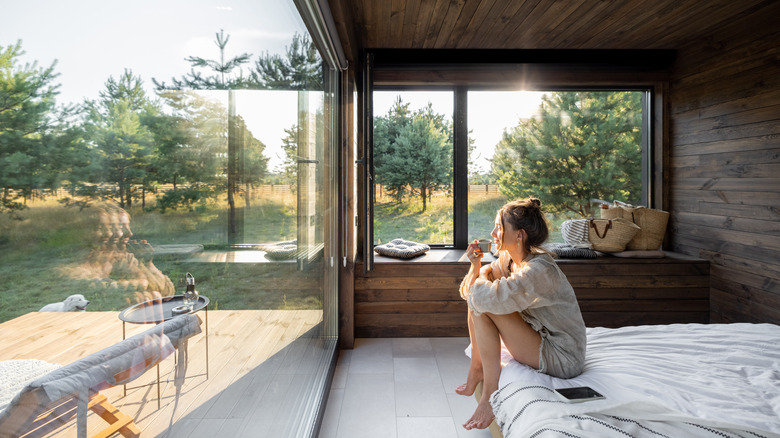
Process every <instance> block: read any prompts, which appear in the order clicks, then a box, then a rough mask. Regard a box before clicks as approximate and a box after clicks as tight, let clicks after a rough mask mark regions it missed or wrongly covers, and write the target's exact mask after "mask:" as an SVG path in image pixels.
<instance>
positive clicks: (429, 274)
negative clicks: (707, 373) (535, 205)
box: [354, 254, 709, 338]
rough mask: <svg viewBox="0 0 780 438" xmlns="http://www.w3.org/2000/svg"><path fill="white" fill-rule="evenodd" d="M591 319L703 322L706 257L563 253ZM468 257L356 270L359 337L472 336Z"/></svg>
mask: <svg viewBox="0 0 780 438" xmlns="http://www.w3.org/2000/svg"><path fill="white" fill-rule="evenodd" d="M558 265H559V266H560V267H561V270H562V271H563V272H564V273H565V274H566V277H567V278H568V279H569V282H571V284H572V287H573V288H574V292H575V293H576V294H577V301H578V302H579V305H580V310H581V311H582V316H583V319H584V320H585V324H586V325H587V326H589V327H622V326H627V325H639V324H671V323H706V322H707V321H708V320H709V263H708V262H707V261H704V260H701V259H694V258H691V257H686V256H683V255H674V254H669V255H668V256H667V257H665V258H663V259H620V258H616V257H601V258H598V259H595V260H585V259H578V260H575V259H572V260H559V261H558ZM468 269H469V265H468V263H466V262H449V263H416V262H413V261H412V262H405V261H398V262H389V263H381V262H380V263H377V264H376V265H375V266H374V270H373V271H371V272H369V273H368V274H363V269H362V264H358V267H357V269H356V278H355V301H354V312H355V313H354V336H355V337H358V338H360V337H380V338H383V337H434V336H468V328H467V327H466V313H467V310H468V309H467V306H466V303H465V301H463V299H461V297H460V295H459V293H458V287H459V285H460V282H461V280H462V279H463V277H464V275H466V273H467V272H468Z"/></svg>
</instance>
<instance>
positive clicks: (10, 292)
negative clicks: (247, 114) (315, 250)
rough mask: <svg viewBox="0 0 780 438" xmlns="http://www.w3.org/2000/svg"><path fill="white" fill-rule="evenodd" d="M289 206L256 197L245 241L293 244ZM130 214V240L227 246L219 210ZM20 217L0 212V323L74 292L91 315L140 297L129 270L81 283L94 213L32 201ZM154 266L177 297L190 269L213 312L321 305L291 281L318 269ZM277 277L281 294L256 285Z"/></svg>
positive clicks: (290, 202) (167, 261)
mask: <svg viewBox="0 0 780 438" xmlns="http://www.w3.org/2000/svg"><path fill="white" fill-rule="evenodd" d="M295 208H296V201H295V197H294V196H290V195H289V193H280V194H272V195H265V196H264V197H263V198H259V199H254V200H253V202H252V206H251V207H250V208H249V209H246V210H245V211H244V225H245V226H244V228H245V233H244V239H245V241H247V242H255V243H270V242H278V241H282V240H290V239H294V238H295V236H296V211H295ZM129 213H130V215H131V220H130V226H131V229H132V231H133V233H134V235H133V239H137V240H139V241H140V240H147V241H148V242H149V243H151V244H152V245H166V244H200V245H205V246H207V247H208V246H209V245H215V246H221V247H224V246H225V243H226V241H227V237H226V236H227V232H226V229H227V213H226V211H225V209H224V208H217V207H216V206H211V207H201V208H197V209H195V211H193V212H174V211H168V212H166V213H165V214H161V213H159V212H144V211H142V210H141V209H138V208H131V209H129ZM21 216H22V218H23V220H15V219H12V218H10V217H8V216H7V215H0V279H2V282H0V322H2V321H7V320H9V319H12V318H14V317H16V316H19V315H22V314H25V313H27V312H31V311H37V310H38V309H40V308H41V307H43V305H45V304H48V303H51V302H57V301H62V300H63V299H65V298H66V297H67V296H69V295H72V294H77V293H78V294H83V295H85V296H86V298H87V299H88V300H90V305H89V307H88V309H89V310H92V311H105V310H114V311H119V310H121V309H123V308H125V307H127V306H128V305H130V304H134V303H135V302H137V301H138V300H139V296H137V295H136V292H140V291H141V290H142V289H143V287H142V286H140V285H139V283H138V282H137V281H134V280H133V278H132V276H131V274H130V273H129V272H131V271H133V269H129V268H127V267H126V266H124V265H123V266H121V267H119V264H115V267H114V268H113V269H112V270H111V275H110V278H99V276H98V277H94V276H93V278H90V279H87V278H85V277H89V275H83V271H84V270H85V268H84V266H85V261H86V260H87V259H88V258H90V254H93V255H94V254H95V253H94V252H92V253H91V251H92V250H94V249H95V247H96V236H97V231H98V229H97V223H96V220H95V216H96V215H95V212H94V211H93V210H91V209H86V210H83V211H80V210H79V209H78V208H76V207H70V208H68V207H63V206H62V205H60V204H59V203H58V202H56V200H54V199H52V200H47V201H37V202H35V203H33V204H30V205H29V208H28V209H26V210H24V211H22V212H21ZM131 257H132V256H131ZM92 258H94V257H92ZM108 258H112V259H113V258H115V256H111V257H108ZM106 263H108V261H106ZM153 265H154V266H155V267H156V268H157V269H159V271H161V272H162V273H163V274H164V275H165V276H167V277H168V278H170V279H171V281H172V282H173V284H174V286H175V290H176V293H181V291H183V289H184V286H183V284H182V281H181V279H183V277H184V274H185V273H186V272H188V271H193V275H195V276H196V280H197V288H198V290H199V291H201V293H204V295H208V296H209V299H210V300H211V303H212V304H211V305H212V308H214V309H312V308H321V307H322V298H321V296H320V295H321V294H320V292H318V291H316V290H309V291H308V292H307V291H305V290H304V291H302V290H296V288H295V286H294V284H295V281H296V278H295V276H298V275H300V276H301V281H306V280H307V279H308V280H309V283H311V281H310V278H309V277H311V276H315V277H316V276H317V275H320V276H321V274H322V273H321V270H322V268H321V266H319V265H316V264H315V265H313V266H310V267H309V271H308V272H303V273H301V272H296V271H295V270H294V269H293V272H292V275H293V277H292V278H291V276H290V274H289V273H287V274H285V273H284V272H285V271H280V270H278V269H277V270H271V269H269V266H272V264H267V263H261V264H247V263H243V264H238V263H197V264H192V263H189V262H187V260H186V259H185V260H182V259H179V258H175V257H174V258H170V257H168V258H160V257H157V258H155V259H154V260H153ZM261 265H265V266H261ZM292 266H294V264H293V265H292ZM317 269H319V270H320V272H317ZM74 272H76V273H78V275H74V274H73V273H74ZM280 275H285V278H284V281H285V282H286V284H287V287H286V289H285V291H283V292H279V291H278V290H267V289H266V290H264V289H261V288H259V287H258V282H257V279H258V278H260V277H265V280H268V281H266V282H265V284H273V283H274V281H273V277H274V276H280ZM269 277H271V278H270V279H269ZM307 284H308V283H307Z"/></svg>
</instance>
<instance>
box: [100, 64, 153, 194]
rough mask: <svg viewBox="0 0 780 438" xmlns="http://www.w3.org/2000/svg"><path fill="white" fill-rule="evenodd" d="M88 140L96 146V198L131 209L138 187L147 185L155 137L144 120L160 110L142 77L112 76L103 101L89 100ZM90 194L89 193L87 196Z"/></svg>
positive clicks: (128, 74) (107, 83) (129, 74)
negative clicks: (145, 183) (153, 102)
mask: <svg viewBox="0 0 780 438" xmlns="http://www.w3.org/2000/svg"><path fill="white" fill-rule="evenodd" d="M86 106H87V108H88V111H89V113H88V117H87V120H86V121H85V128H86V133H87V138H88V139H89V140H90V141H91V143H92V144H93V145H94V146H95V156H94V160H93V162H92V165H91V167H90V170H91V172H90V173H89V174H90V177H91V179H92V181H93V182H95V183H98V184H99V185H98V186H91V189H92V190H93V193H92V195H93V196H96V197H101V198H113V199H114V200H116V201H117V202H118V203H119V205H120V206H121V207H122V208H125V207H130V206H132V204H133V199H134V197H135V193H134V187H135V186H138V185H141V186H143V184H144V182H145V181H146V176H147V170H148V167H149V165H150V163H151V155H152V152H153V147H154V136H153V134H152V132H151V130H150V129H149V127H148V126H146V125H145V124H144V118H145V117H148V116H149V115H150V113H154V112H156V111H157V108H156V107H155V106H154V105H153V104H152V102H151V101H150V100H149V99H148V98H147V96H146V92H145V91H144V89H143V81H142V80H141V78H140V77H136V76H133V74H132V72H131V71H130V70H125V72H124V73H123V74H122V76H120V77H119V79H114V78H113V77H110V78H109V79H108V80H107V81H106V89H105V90H103V91H101V92H100V98H99V99H97V100H93V101H87V102H86ZM85 194H86V193H85Z"/></svg>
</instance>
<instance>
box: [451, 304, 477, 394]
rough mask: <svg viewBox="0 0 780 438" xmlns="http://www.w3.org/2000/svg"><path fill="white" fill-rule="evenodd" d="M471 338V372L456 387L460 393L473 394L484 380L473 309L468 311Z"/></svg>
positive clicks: (456, 390)
mask: <svg viewBox="0 0 780 438" xmlns="http://www.w3.org/2000/svg"><path fill="white" fill-rule="evenodd" d="M467 318H468V326H469V340H470V341H471V362H470V363H469V374H468V376H467V377H466V383H464V384H462V385H460V386H458V387H457V388H455V392H456V393H458V394H460V395H467V396H471V395H473V394H474V390H475V389H476V388H477V384H478V383H479V382H481V381H482V357H481V356H480V354H479V345H478V344H477V338H476V335H475V334H474V316H473V315H472V313H471V310H469V312H468V316H467Z"/></svg>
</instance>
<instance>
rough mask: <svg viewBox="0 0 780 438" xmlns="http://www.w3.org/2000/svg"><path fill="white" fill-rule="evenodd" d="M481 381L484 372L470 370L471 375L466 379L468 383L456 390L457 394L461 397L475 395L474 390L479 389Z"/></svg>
mask: <svg viewBox="0 0 780 438" xmlns="http://www.w3.org/2000/svg"><path fill="white" fill-rule="evenodd" d="M481 381H482V370H481V369H472V368H469V375H468V377H467V378H466V383H464V384H462V385H460V386H458V387H457V388H455V392H456V393H458V394H460V395H467V396H471V395H474V390H475V389H476V388H477V384H478V383H479V382H481Z"/></svg>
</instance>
